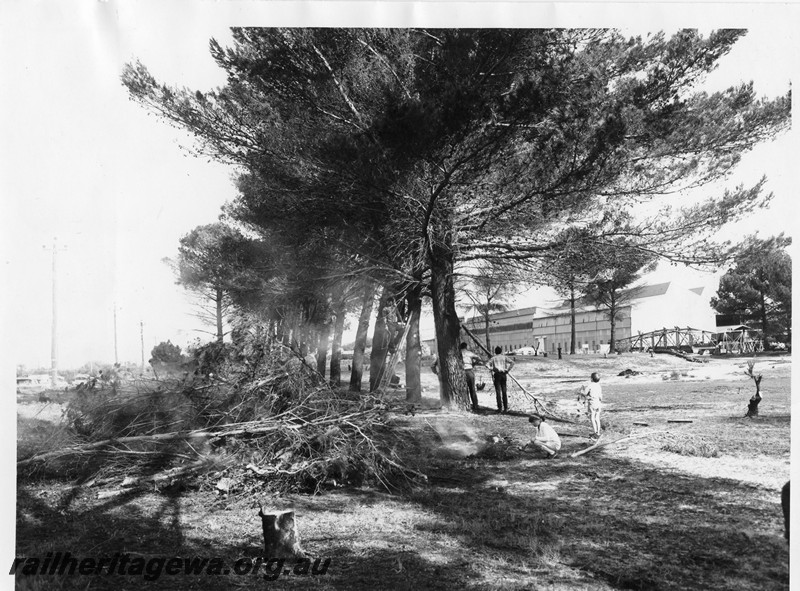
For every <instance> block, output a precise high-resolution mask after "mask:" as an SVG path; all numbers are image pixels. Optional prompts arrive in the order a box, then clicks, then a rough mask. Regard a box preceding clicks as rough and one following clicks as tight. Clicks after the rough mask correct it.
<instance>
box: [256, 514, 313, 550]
mask: <svg viewBox="0 0 800 591" xmlns="http://www.w3.org/2000/svg"><path fill="white" fill-rule="evenodd" d="M258 515H259V517H261V527H262V528H263V530H264V557H265V558H266V559H268V560H269V559H270V558H299V557H305V552H303V550H302V549H301V548H300V536H299V534H298V533H297V522H296V521H295V519H294V511H278V512H275V513H264V511H263V509H259V510H258Z"/></svg>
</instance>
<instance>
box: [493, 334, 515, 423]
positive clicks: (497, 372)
mask: <svg viewBox="0 0 800 591" xmlns="http://www.w3.org/2000/svg"><path fill="white" fill-rule="evenodd" d="M489 367H490V368H491V370H492V382H493V383H494V393H495V394H496V395H497V412H508V396H507V394H506V382H507V377H508V372H510V371H511V369H512V368H513V367H514V360H513V359H511V358H510V357H507V356H506V355H503V348H502V347H495V348H494V357H492V358H491V359H489Z"/></svg>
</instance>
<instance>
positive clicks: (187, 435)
mask: <svg viewBox="0 0 800 591" xmlns="http://www.w3.org/2000/svg"><path fill="white" fill-rule="evenodd" d="M371 412H373V411H372V410H366V411H361V412H355V413H350V414H348V415H343V416H337V417H331V418H328V417H325V416H323V417H322V418H320V419H312V420H310V421H305V422H303V423H300V424H288V423H285V422H282V423H277V422H276V421H275V420H274V419H267V420H264V421H250V422H247V423H239V424H237V423H234V424H231V425H226V426H225V427H223V428H221V429H216V430H208V429H203V430H197V431H189V432H180V431H177V432H173V433H156V434H154V435H134V436H131V437H118V438H112V439H104V440H103V441H96V442H94V443H84V444H82V445H74V446H70V447H66V448H63V449H59V450H55V451H51V452H46V453H42V454H38V455H35V456H32V457H30V458H26V459H24V460H19V461H18V462H17V467H22V466H26V465H28V464H31V463H33V462H42V461H44V460H49V459H53V458H61V457H64V456H69V455H74V454H81V453H85V452H87V451H92V450H96V449H99V448H102V447H107V446H112V445H127V444H129V443H161V442H166V441H176V440H180V439H198V438H205V439H211V440H215V439H221V438H223V437H233V436H236V435H261V434H264V433H269V432H271V431H277V430H280V429H293V430H300V429H303V428H306V427H312V426H313V427H317V426H320V425H325V424H328V423H340V422H342V421H343V420H346V419H351V418H354V417H358V416H363V415H366V414H370V413H371ZM265 423H266V424H265ZM241 425H244V426H243V427H242V426H241Z"/></svg>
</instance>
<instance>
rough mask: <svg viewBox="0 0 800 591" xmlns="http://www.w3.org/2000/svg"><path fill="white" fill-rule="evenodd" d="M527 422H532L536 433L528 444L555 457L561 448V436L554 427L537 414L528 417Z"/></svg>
mask: <svg viewBox="0 0 800 591" xmlns="http://www.w3.org/2000/svg"><path fill="white" fill-rule="evenodd" d="M528 422H530V423H532V424H533V426H534V427H535V428H536V435H535V436H534V438H533V439H531V441H530V443H529V444H528V445H532V446H533V447H535V448H536V449H539V450H541V451H543V452H544V453H545V454H546V455H547V457H548V458H554V457H556V455H557V454H558V451H559V450H560V449H561V438H560V437H559V436H558V433H556V431H555V429H553V428H552V427H551V426H550V425H548V424H547V423H546V422H545V420H544V418H543V417H540V416H539V415H533V416H532V417H531V418H530V419H528Z"/></svg>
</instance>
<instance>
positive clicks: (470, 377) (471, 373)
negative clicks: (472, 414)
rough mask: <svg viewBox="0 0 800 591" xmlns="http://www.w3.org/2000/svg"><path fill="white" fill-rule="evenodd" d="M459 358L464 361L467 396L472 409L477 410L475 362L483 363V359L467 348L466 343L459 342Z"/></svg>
mask: <svg viewBox="0 0 800 591" xmlns="http://www.w3.org/2000/svg"><path fill="white" fill-rule="evenodd" d="M459 349H460V350H461V360H462V361H463V362H464V373H465V374H466V376H467V387H468V388H469V398H470V402H472V410H478V392H477V391H476V390H475V370H474V369H473V368H474V366H475V364H476V363H477V364H480V365H483V360H482V359H481V358H480V357H479V356H478V355H476V354H475V353H473V352H472V351H470V350H469V349H468V348H467V344H466V343H461V346H460V347H459Z"/></svg>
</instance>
